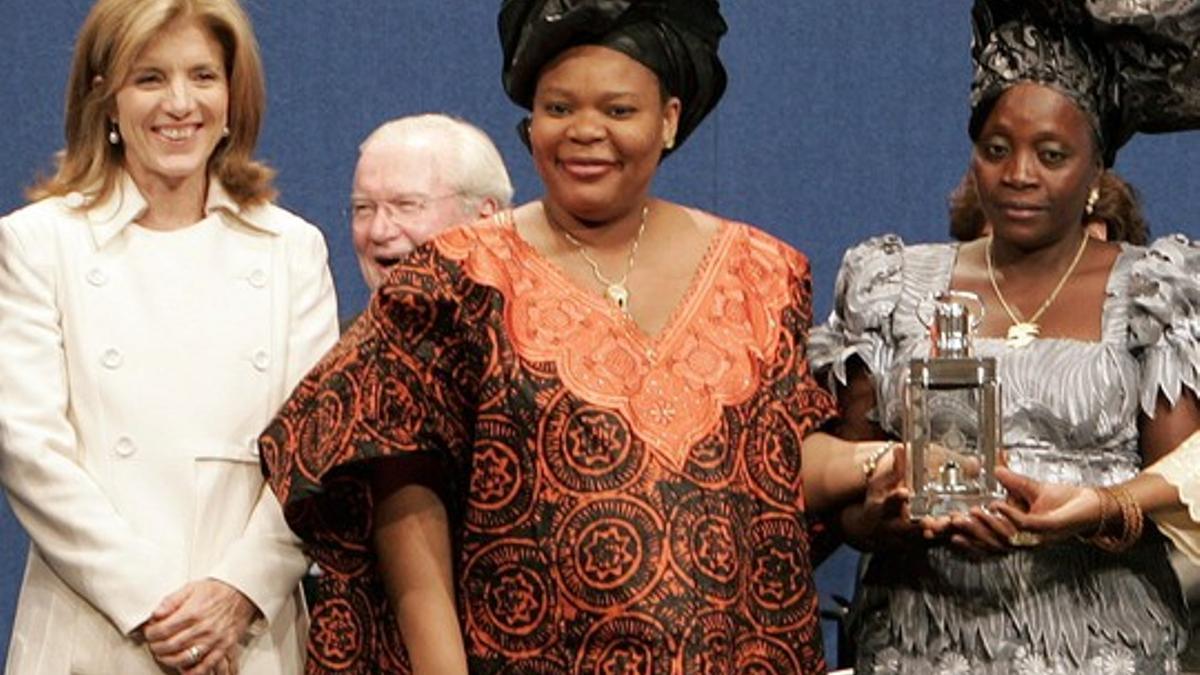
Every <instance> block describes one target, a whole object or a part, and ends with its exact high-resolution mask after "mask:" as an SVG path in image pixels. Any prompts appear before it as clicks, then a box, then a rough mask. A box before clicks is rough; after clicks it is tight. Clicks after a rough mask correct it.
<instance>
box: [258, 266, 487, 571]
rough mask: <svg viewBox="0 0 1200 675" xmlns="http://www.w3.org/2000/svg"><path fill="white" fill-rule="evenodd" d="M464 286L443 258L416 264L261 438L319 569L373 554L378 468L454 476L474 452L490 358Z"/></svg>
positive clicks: (379, 296)
mask: <svg viewBox="0 0 1200 675" xmlns="http://www.w3.org/2000/svg"><path fill="white" fill-rule="evenodd" d="M464 279H465V275H463V274H462V273H461V268H459V267H458V265H457V263H455V262H453V261H449V260H447V259H445V258H443V257H441V256H440V255H438V254H437V252H436V250H435V249H433V248H432V247H423V248H420V249H418V250H417V251H415V252H414V253H412V254H411V255H410V256H409V257H408V258H407V259H406V260H405V261H404V262H403V263H402V264H401V266H400V267H398V269H397V270H396V271H394V272H393V273H392V274H391V275H390V276H389V279H388V282H387V283H386V284H385V285H384V286H383V287H381V288H380V290H379V292H377V293H376V294H375V296H374V297H373V298H372V300H371V304H370V306H369V307H368V309H367V311H366V313H364V314H363V316H362V317H360V318H359V319H358V320H357V321H356V322H355V323H354V325H353V327H352V328H351V329H350V331H349V332H348V333H347V334H346V335H345V336H343V337H342V339H341V340H340V341H339V342H338V344H337V345H336V346H335V347H334V348H333V350H332V351H331V352H330V353H329V354H328V355H326V357H325V358H324V359H323V360H322V361H321V362H320V363H319V364H318V365H317V367H316V368H315V369H313V371H312V372H310V373H309V374H308V375H307V376H306V377H305V378H304V379H303V380H302V381H301V382H300V384H299V385H298V386H297V387H296V389H295V390H294V392H293V394H292V396H291V398H290V399H289V400H288V401H287V403H286V404H285V405H284V407H283V409H282V410H281V411H280V413H279V415H278V416H277V417H276V418H275V420H274V421H273V422H272V423H271V425H270V426H269V427H268V428H267V429H266V431H264V432H263V434H262V436H261V437H260V439H259V445H260V448H261V450H262V461H263V466H264V470H265V472H266V474H267V477H268V480H269V482H270V484H271V487H272V489H273V490H274V491H275V493H276V495H277V496H278V497H279V501H280V503H281V504H282V505H283V509H284V514H285V515H286V517H287V520H288V524H289V525H290V526H291V527H292V529H293V530H294V531H295V532H296V534H298V535H299V536H300V538H301V539H303V540H304V541H305V543H306V544H307V546H306V548H308V550H309V552H310V554H313V555H316V556H317V557H318V559H320V557H321V555H320V550H321V549H327V550H328V549H341V550H342V551H343V552H344V551H364V550H366V549H367V548H368V547H369V546H368V545H369V537H370V533H371V530H372V525H371V513H372V508H371V499H370V485H369V481H368V480H367V474H366V472H365V471H364V469H365V468H367V465H369V464H370V463H372V462H373V461H374V460H378V459H381V458H398V457H404V458H407V459H409V460H416V461H410V462H409V463H408V464H407V465H405V466H407V467H409V468H411V469H412V470H414V471H415V470H418V468H419V469H421V470H423V471H424V472H425V473H426V474H428V473H430V469H431V467H441V468H442V469H443V470H450V471H452V467H453V465H454V464H455V463H456V458H457V459H462V455H463V454H464V453H465V452H466V448H468V447H469V444H470V433H471V432H470V429H471V417H472V416H471V412H470V411H471V410H473V409H474V401H473V399H474V392H476V391H477V390H478V382H479V379H480V372H481V369H482V366H481V362H482V356H481V355H480V354H479V353H478V351H477V350H476V349H475V348H474V347H473V345H472V338H471V335H472V331H471V330H470V328H468V327H466V326H467V324H468V323H469V322H468V321H467V320H466V319H464V313H465V312H467V311H470V310H467V309H464V307H465V305H466V304H468V303H464V301H463V299H462V297H463V293H464V292H465V291H463V290H462V289H460V288H458V286H459V285H461V284H463V283H467V282H466V281H464ZM433 473H435V474H436V473H441V472H439V471H433ZM447 475H452V474H451V473H448V474H447ZM414 480H415V481H419V482H422V483H425V484H428V475H421V476H414Z"/></svg>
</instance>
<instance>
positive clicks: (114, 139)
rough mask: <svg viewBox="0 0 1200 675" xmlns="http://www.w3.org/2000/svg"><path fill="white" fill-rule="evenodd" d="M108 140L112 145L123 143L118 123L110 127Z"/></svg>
mask: <svg viewBox="0 0 1200 675" xmlns="http://www.w3.org/2000/svg"><path fill="white" fill-rule="evenodd" d="M108 142H109V144H110V145H120V143H121V133H120V132H119V131H117V125H116V124H113V125H112V126H110V127H109V128H108Z"/></svg>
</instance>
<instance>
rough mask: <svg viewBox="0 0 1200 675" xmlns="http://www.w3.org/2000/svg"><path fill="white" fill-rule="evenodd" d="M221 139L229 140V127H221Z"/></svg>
mask: <svg viewBox="0 0 1200 675" xmlns="http://www.w3.org/2000/svg"><path fill="white" fill-rule="evenodd" d="M221 137H222V138H229V127H227V126H226V127H221Z"/></svg>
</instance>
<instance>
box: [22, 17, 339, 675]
mask: <svg viewBox="0 0 1200 675" xmlns="http://www.w3.org/2000/svg"><path fill="white" fill-rule="evenodd" d="M263 105H264V95H263V82H262V68H261V64H260V61H259V56H258V51H257V46H256V45H255V40H254V36H253V33H252V32H251V28H250V26H249V23H248V20H247V18H246V16H245V13H244V12H243V10H242V9H241V7H240V6H239V5H238V4H237V0H99V1H98V2H97V3H96V4H95V6H94V7H93V8H92V11H91V13H90V15H89V16H88V18H87V20H86V22H85V24H84V26H83V28H82V30H81V32H80V36H79V40H78V43H77V45H76V53H75V60H74V64H73V67H72V72H71V77H70V83H69V90H68V95H67V113H66V136H67V143H66V148H65V150H64V152H63V153H62V155H61V156H60V158H59V165H58V170H57V173H56V175H55V176H54V177H52V178H51V179H49V180H47V181H46V182H44V183H43V184H41V185H39V186H37V187H36V188H34V191H33V195H32V196H33V197H34V198H35V200H36V201H35V203H33V204H31V205H30V206H27V207H25V208H23V209H21V210H19V211H17V212H15V213H12V214H10V215H9V216H7V217H5V218H3V219H0V354H3V357H0V480H2V482H3V486H4V488H5V490H6V491H7V493H8V497H9V500H10V503H11V504H12V507H13V511H14V512H15V514H16V515H17V518H18V519H19V520H20V521H21V523H22V524H23V525H24V527H25V528H26V530H28V532H29V535H30V539H31V541H32V546H31V550H30V556H29V563H28V567H27V570H26V574H25V579H24V583H23V586H22V590H21V598H20V601H19V603H18V607H17V615H16V619H15V623H14V629H13V635H12V643H11V645H10V648H9V661H8V664H7V672H8V673H11V674H14V675H25V674H36V675H58V674H60V673H61V674H63V675H66V674H67V673H104V674H113V673H121V674H122V675H128V674H137V673H155V674H158V673H162V672H183V673H188V674H193V673H234V672H239V671H240V672H245V673H252V674H254V675H259V674H270V673H296V672H299V671H300V669H301V668H302V664H303V650H304V644H303V640H304V636H305V632H306V626H305V611H304V606H303V601H302V598H301V596H300V595H299V593H298V582H299V579H300V577H301V575H302V574H303V571H304V569H305V566H306V565H305V560H304V558H303V556H302V554H301V552H300V551H299V549H298V548H297V547H296V540H295V539H294V538H293V536H292V535H291V533H290V531H289V530H288V528H287V525H286V524H285V522H284V520H283V517H282V513H281V511H280V508H279V505H278V503H277V502H276V501H275V499H274V497H273V496H272V494H271V492H270V491H269V490H264V489H263V480H262V475H261V472H260V469H259V462H258V453H257V449H256V446H255V441H254V439H255V437H256V436H257V434H258V432H259V431H260V429H261V428H262V427H264V426H265V425H266V423H267V422H268V421H269V420H270V418H271V417H272V415H273V414H274V412H275V410H276V408H277V407H278V406H279V404H280V403H281V402H282V401H283V399H284V397H285V396H286V395H287V393H288V392H289V390H290V389H291V387H292V386H293V385H294V384H295V383H296V382H297V380H298V379H299V378H300V377H301V376H302V375H303V374H304V373H305V372H306V371H307V370H308V368H309V366H310V365H312V364H313V363H314V362H315V361H316V359H317V358H318V357H320V355H321V354H322V353H323V352H324V351H325V350H326V349H327V348H328V347H329V346H330V345H331V344H332V343H333V342H334V340H335V338H336V330H337V329H336V317H335V314H336V312H335V307H334V296H333V288H332V284H331V280H330V275H329V271H328V267H327V263H326V250H325V245H324V242H323V240H322V238H321V235H320V234H319V232H318V231H317V230H316V229H315V228H313V227H312V226H311V225H309V224H307V223H305V222H304V221H302V220H300V219H299V218H297V217H295V216H293V215H291V214H289V213H287V212H285V211H283V210H282V209H280V208H278V207H275V206H273V205H272V204H271V203H270V199H271V198H272V197H273V194H274V193H273V191H272V189H271V187H270V183H271V178H272V173H271V172H270V170H268V169H266V168H265V167H264V166H262V165H260V164H258V163H256V162H254V161H253V160H252V159H251V156H252V152H253V148H254V145H255V142H256V140H257V136H258V129H259V123H260V120H261V117H262V111H263Z"/></svg>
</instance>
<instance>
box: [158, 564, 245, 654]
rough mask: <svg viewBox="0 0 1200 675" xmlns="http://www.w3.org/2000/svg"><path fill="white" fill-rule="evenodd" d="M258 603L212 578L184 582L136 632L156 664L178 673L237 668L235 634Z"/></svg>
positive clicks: (241, 630)
mask: <svg viewBox="0 0 1200 675" xmlns="http://www.w3.org/2000/svg"><path fill="white" fill-rule="evenodd" d="M257 615H258V609H257V608H256V607H255V606H254V604H253V603H251V602H250V600H249V599H247V598H246V596H245V595H243V594H242V593H241V592H240V591H238V590H237V589H235V588H233V587H232V586H230V585H228V584H226V583H224V582H222V581H218V580H216V579H202V580H199V581H193V582H190V583H188V584H187V585H185V586H184V587H183V588H181V589H180V590H178V591H176V592H175V593H172V594H171V595H169V596H167V597H166V598H165V599H163V601H162V603H161V604H160V605H159V607H158V609H156V610H155V611H154V614H153V615H152V616H151V617H150V620H149V621H148V622H146V625H145V627H144V628H143V630H142V634H143V635H144V636H145V639H146V646H147V647H148V648H149V650H150V653H151V654H153V655H154V660H155V661H157V662H158V663H159V664H160V665H162V666H164V667H166V668H168V669H171V670H176V671H179V672H180V673H183V674H184V675H207V674H209V673H215V674H216V675H232V674H234V673H236V672H237V666H238V661H239V655H240V652H241V640H242V638H243V637H244V636H245V635H246V633H247V631H248V630H249V627H250V623H251V622H252V621H253V620H254V618H255V617H256V616H257Z"/></svg>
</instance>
